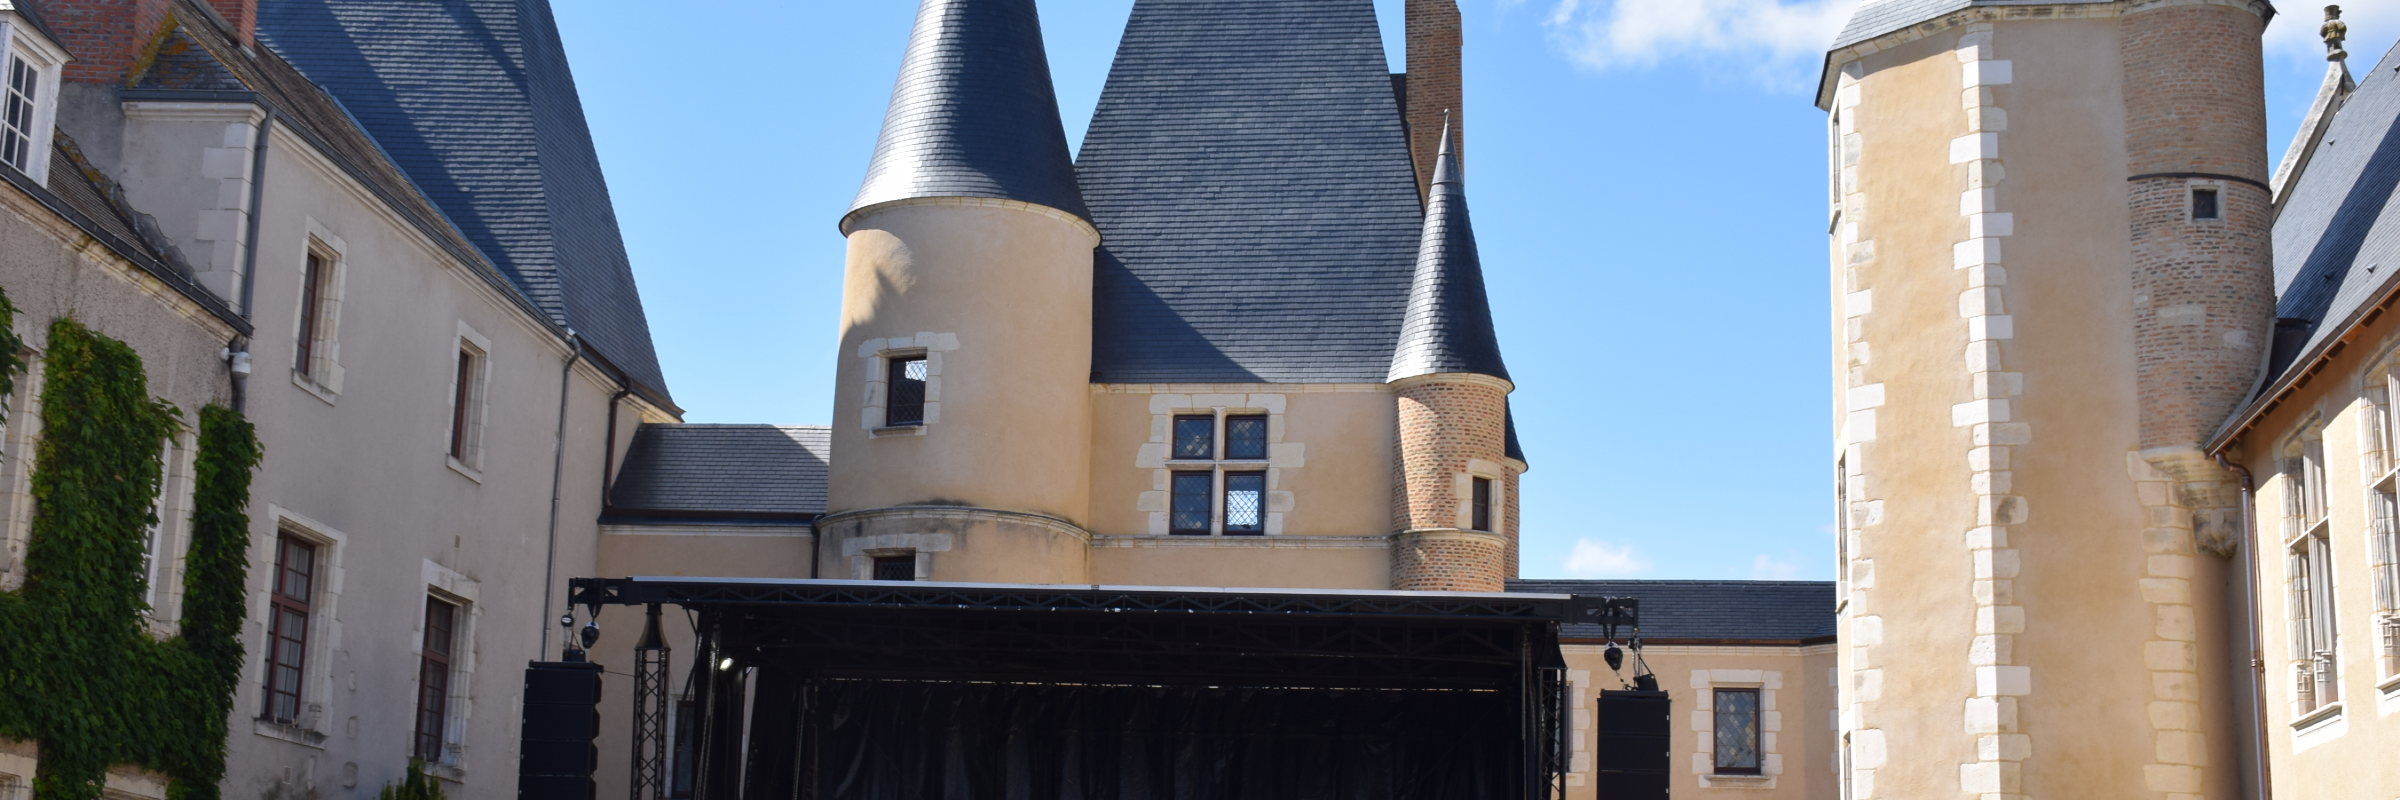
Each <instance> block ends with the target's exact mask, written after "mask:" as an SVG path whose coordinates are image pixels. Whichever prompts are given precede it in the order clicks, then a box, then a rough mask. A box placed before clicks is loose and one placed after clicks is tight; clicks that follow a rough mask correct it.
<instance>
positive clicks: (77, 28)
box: [34, 0, 174, 84]
mask: <svg viewBox="0 0 2400 800" xmlns="http://www.w3.org/2000/svg"><path fill="white" fill-rule="evenodd" d="M173 5H174V3H173V2H172V0H43V2H42V3H41V4H40V5H38V6H36V7H35V9H34V10H35V12H36V13H39V14H41V15H42V21H43V22H44V23H47V24H49V26H50V30H51V31H52V32H53V33H56V34H58V40H59V41H58V43H59V45H60V46H62V47H65V48H67V52H68V53H71V54H73V55H74V56H75V60H73V61H70V62H67V67H66V69H65V71H64V73H63V77H65V78H66V79H67V80H70V81H77V82H81V83H110V84H123V83H124V82H125V80H126V77H127V76H128V75H130V74H131V73H132V71H133V64H134V61H135V60H136V59H138V58H140V57H141V53H142V50H143V49H144V48H146V47H148V46H149V44H150V38H151V37H152V36H155V35H157V34H158V30H159V27H160V26H161V25H164V24H165V23H166V20H167V12H168V10H169V8H170V7H171V6H173Z"/></svg>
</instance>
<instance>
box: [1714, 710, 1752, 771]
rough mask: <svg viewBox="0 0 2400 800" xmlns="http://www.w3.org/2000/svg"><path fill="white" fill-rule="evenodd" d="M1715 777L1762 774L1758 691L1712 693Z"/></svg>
mask: <svg viewBox="0 0 2400 800" xmlns="http://www.w3.org/2000/svg"><path fill="white" fill-rule="evenodd" d="M1715 692H1716V696H1715V697H1713V698H1711V700H1713V702H1714V708H1715V711H1714V714H1715V717H1716V718H1715V720H1713V722H1714V725H1713V728H1712V730H1713V732H1714V733H1715V740H1716V748H1715V749H1716V753H1715V763H1716V774H1718V775H1758V774H1761V770H1760V763H1761V762H1760V759H1759V746H1760V739H1759V713H1758V690H1757V689H1724V688H1719V689H1717V690H1715Z"/></svg>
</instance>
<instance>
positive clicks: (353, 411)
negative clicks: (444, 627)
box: [11, 122, 670, 798]
mask: <svg viewBox="0 0 2400 800" xmlns="http://www.w3.org/2000/svg"><path fill="white" fill-rule="evenodd" d="M242 126H243V123H239V122H235V123H219V124H216V125H214V126H213V127H212V126H207V125H178V126H168V127H163V128H161V129H159V130H155V131H152V135H147V136H144V137H141V138H131V139H128V140H127V142H126V143H125V145H124V146H125V147H126V148H127V149H128V150H129V151H133V152H131V153H129V154H128V156H127V157H126V158H125V159H123V161H124V163H126V164H128V165H137V166H138V167H139V171H136V172H132V173H130V174H128V175H126V176H124V177H123V179H124V180H126V181H127V182H128V183H129V184H133V183H139V182H142V181H145V180H156V181H161V182H164V183H165V184H170V185H172V184H176V183H178V182H184V181H185V179H186V178H188V177H189V176H188V175H183V174H181V173H178V172H175V171H176V170H185V171H192V172H198V171H201V170H203V169H217V168H218V167H219V166H221V165H217V164H216V163H215V162H217V161H221V160H222V156H211V155H209V154H208V151H209V150H211V149H222V148H223V147H225V145H226V144H227V143H228V142H230V141H238V140H240V138H241V135H242V133H243V132H242V131H240V130H229V127H231V128H239V127H242ZM204 162H206V165H204ZM211 180H214V178H213V177H212V178H211ZM153 195H154V196H158V197H171V196H172V195H173V193H171V192H159V193H153ZM162 202H163V201H162ZM145 210H148V211H150V212H151V213H154V214H156V215H158V216H159V217H160V218H161V219H162V220H170V221H173V220H176V219H177V218H178V217H179V216H192V215H199V214H202V213H203V212H204V211H207V210H208V209H205V208H196V207H194V206H192V205H189V204H185V205H175V204H172V203H169V204H166V205H156V206H151V207H148V208H147V209H145ZM260 221H261V225H260V230H259V238H258V241H259V251H258V263H257V288H256V311H255V313H254V314H253V320H254V323H255V325H256V328H257V335H256V338H255V340H254V341H253V343H252V346H251V352H252V354H253V358H254V361H253V363H254V374H253V375H252V377H251V379H250V381H249V390H248V402H249V408H248V412H249V416H250V417H251V419H253V420H255V421H256V422H257V423H258V433H259V438H260V441H261V443H262V444H263V445H264V449H265V460H264V462H263V463H262V464H261V466H260V468H259V471H258V474H257V477H256V479H255V480H254V482H253V484H252V492H253V495H252V498H253V499H252V505H251V507H250V509H249V513H250V519H251V555H250V561H251V564H250V577H251V583H252V585H251V586H250V587H249V591H248V592H247V597H248V599H249V602H250V604H251V608H250V623H249V624H248V625H247V626H246V627H245V628H244V630H243V632H242V637H243V640H244V642H245V643H246V644H247V645H248V646H249V647H250V649H251V653H250V663H249V664H248V665H247V666H246V667H245V669H244V672H243V674H242V676H241V682H240V685H239V689H238V690H237V692H236V695H235V698H234V711H233V720H232V739H231V741H230V742H229V744H228V762H227V778H226V787H227V791H228V792H229V793H231V794H233V795H235V796H270V795H274V794H277V793H282V794H283V796H291V795H293V794H296V793H297V794H305V793H308V792H315V793H319V794H329V795H330V794H345V793H348V792H349V791H352V790H353V789H355V790H356V791H360V792H372V791H374V790H375V789H376V788H377V787H379V786H381V785H383V784H384V783H387V782H390V781H392V780H395V779H397V777H398V776H399V775H400V772H401V770H402V769H403V768H404V767H405V765H406V764H407V761H408V757H409V754H410V737H411V735H412V733H413V725H414V711H415V708H414V698H415V695H416V683H417V665H418V659H419V650H420V647H421V645H422V632H421V630H420V626H421V624H422V620H423V614H424V604H425V600H426V597H427V596H428V593H429V592H440V593H444V594H446V595H447V596H448V597H450V598H451V599H454V600H461V601H466V602H467V606H466V608H467V610H468V614H467V617H466V620H465V621H464V622H463V623H462V624H461V626H460V632H459V643H458V647H459V650H458V656H457V662H456V667H457V670H458V671H457V674H456V677H454V679H453V686H454V691H453V693H452V699H451V706H450V709H451V714H452V718H453V719H454V720H457V722H455V723H454V726H455V730H456V731H457V736H456V741H457V742H458V743H459V744H461V745H463V749H462V750H461V751H460V752H461V755H460V757H458V758H456V759H454V760H453V763H451V764H448V765H445V766H443V767H441V768H440V769H441V770H442V771H443V773H444V774H445V775H446V776H447V777H449V778H452V779H453V781H454V782H453V783H451V784H449V786H448V787H447V788H448V789H449V791H450V793H451V796H452V797H457V798H503V797H511V796H513V795H514V792H515V755H514V754H515V751H516V747H517V742H516V737H517V726H518V718H517V713H516V705H517V702H518V696H519V694H520V692H521V690H520V687H521V684H522V680H523V677H522V671H521V670H522V669H523V665H524V664H525V662H527V661H529V660H533V659H534V658H536V657H537V655H539V654H538V653H537V650H536V646H537V643H538V641H539V637H540V635H541V633H542V632H543V631H544V630H545V629H552V630H555V626H552V625H548V624H547V621H546V620H545V618H544V616H543V610H542V609H543V602H544V598H545V595H547V596H550V597H559V596H561V595H562V594H563V587H564V585H565V581H566V579H567V578H569V577H571V576H576V575H589V574H594V573H595V572H596V568H597V566H598V565H597V561H596V558H597V550H596V544H597V539H598V533H597V528H596V525H597V523H596V519H597V517H598V512H599V508H600V497H599V492H600V481H601V477H602V476H601V472H602V463H603V460H604V459H603V456H602V452H601V451H602V449H603V447H604V445H605V442H606V431H605V430H603V427H604V424H605V421H606V419H607V410H608V400H609V397H610V396H611V395H612V394H614V393H615V392H616V391H617V389H618V387H617V386H616V385H615V382H614V381H613V380H611V379H608V378H607V377H606V376H604V375H602V374H601V373H599V372H598V371H596V370H595V369H593V368H591V367H590V366H589V363H588V362H586V363H585V365H583V366H579V367H578V368H577V369H576V370H575V372H574V375H573V377H572V379H571V380H569V381H568V385H567V391H568V393H569V397H568V399H567V403H568V409H567V424H566V430H565V437H566V438H565V442H566V451H565V457H564V458H565V461H564V472H563V478H562V480H561V487H562V494H561V498H560V500H561V502H560V515H559V519H560V522H559V528H558V538H557V541H558V546H557V562H556V563H557V568H556V570H555V572H556V581H557V583H556V585H555V586H554V587H552V588H551V589H550V590H549V591H545V588H544V586H543V583H542V577H541V576H542V575H543V574H544V567H545V564H544V560H545V555H546V551H547V549H548V536H547V532H548V525H549V519H550V517H549V512H550V490H551V481H552V459H553V457H554V456H553V452H554V451H553V448H554V445H555V443H556V442H557V441H558V440H557V438H556V437H557V436H558V429H559V418H558V414H559V391H560V374H561V372H560V371H561V368H562V367H563V366H564V364H565V362H566V361H567V359H568V357H569V352H570V351H569V350H568V349H567V348H566V346H565V345H564V343H563V342H561V341H560V340H559V338H558V337H556V336H555V335H554V334H553V333H551V332H550V331H549V330H548V329H546V328H545V327H543V326H541V325H540V324H539V323H538V322H536V320H535V319H534V318H533V317H531V316H530V315H528V314H527V313H525V312H524V311H523V310H522V309H520V308H519V307H517V306H516V305H514V304H512V303H510V302H509V301H507V300H506V299H505V296H504V295H502V294H501V293H500V291H499V290H496V289H495V288H494V287H492V286H491V285H490V284H489V283H487V282H486V281H485V279H483V278H481V277H479V276H477V275H475V274H472V273H470V272H468V271H467V269H466V268H465V267H464V266H462V265H459V264H457V263H455V262H453V261H451V260H450V259H449V258H448V257H447V256H446V255H444V254H443V253H441V252H439V251H438V250H436V249H434V248H433V247H432V246H431V245H430V243H429V242H428V241H426V240H425V239H424V238H423V237H421V236H420V235H419V234H418V233H417V232H416V231H415V230H413V229H411V228H409V227H407V226H405V225H404V224H402V223H401V222H400V220H399V219H397V218H396V217H394V216H392V215H391V214H389V213H388V212H387V211H385V210H383V209H382V208H381V206H380V204H379V203H378V202H377V201H375V200H374V199H373V198H372V196H371V195H369V194H367V193H366V192H365V191H363V190H362V189H361V188H360V187H358V186H356V185H355V184H353V183H352V182H350V180H349V179H348V178H347V177H346V176H345V175H344V174H343V173H342V172H341V171H340V170H339V169H337V168H335V167H334V166H333V165H332V164H331V163H330V162H327V161H325V160H323V159H322V158H320V157H319V156H318V155H317V154H316V153H315V152H314V151H313V150H312V149H311V148H310V147H309V145H308V143H307V142H306V141H305V140H303V139H301V138H300V137H298V136H295V135H292V134H291V132H290V131H289V130H287V129H283V128H280V127H279V128H277V129H276V132H275V135H274V139H273V141H272V143H271V145H270V155H269V158H268V161H267V170H266V181H265V192H264V205H263V207H262V210H261V214H260ZM185 224H188V223H185V222H174V223H173V224H168V223H162V227H163V228H167V229H169V230H181V229H184V228H179V227H177V226H179V225H185ZM205 224H206V223H198V224H195V225H194V226H193V227H191V228H189V229H191V230H198V229H199V228H200V227H202V226H204V225H205ZM312 237H313V238H314V239H315V240H316V241H317V243H318V245H319V246H320V247H321V248H326V249H329V250H330V251H338V255H339V261H340V264H341V267H340V269H341V272H340V276H339V278H338V284H339V287H340V288H339V303H338V311H337V313H338V315H339V321H338V326H337V327H336V328H335V329H334V330H335V333H334V335H335V336H336V337H337V339H338V350H335V351H331V352H334V353H336V354H337V355H335V359H336V361H337V362H338V365H339V367H340V370H339V374H340V376H341V377H340V379H339V381H338V385H334V386H326V385H318V386H314V387H309V386H303V385H300V383H296V382H295V381H294V380H293V369H292V364H293V358H294V348H295V342H294V331H295V330H296V329H297V328H296V326H297V316H296V315H297V313H298V308H299V295H298V292H299V285H300V274H301V269H302V261H303V258H304V254H305V252H306V250H305V248H307V247H308V246H309V244H308V243H309V242H310V241H311V240H312ZM179 244H181V245H182V246H184V247H186V248H187V249H199V248H202V247H205V246H207V245H206V243H204V242H197V241H181V242H179ZM11 252H14V249H13V248H12V249H11ZM462 326H463V328H464V330H463V331H462ZM468 331H471V332H472V333H473V335H475V336H478V337H481V338H482V339H484V340H485V341H486V342H487V343H488V345H489V349H488V357H489V365H490V370H489V378H488V384H487V388H486V391H485V395H484V417H483V421H484V424H483V426H482V431H483V432H482V442H481V445H482V446H481V451H482V457H481V459H480V461H479V463H478V464H477V465H475V467H477V468H475V469H468V470H464V471H462V470H460V469H454V468H453V467H452V466H451V464H450V460H449V458H448V455H447V444H448V440H447V433H448V430H449V421H450V418H449V415H450V398H451V395H450V392H451V388H452V379H453V376H454V374H455V369H456V367H455V361H454V360H453V359H454V358H455V355H456V353H457V351H458V348H459V342H460V340H461V338H462V336H463V335H465V333H466V332H468ZM222 346H223V343H222V342H218V343H216V344H214V345H211V346H210V348H209V351H208V353H207V354H206V355H207V358H206V359H202V360H201V361H213V359H214V356H215V350H216V348H219V347H222ZM627 417H631V418H634V419H640V418H643V417H648V418H650V419H653V420H665V419H669V418H670V417H668V416H667V415H666V414H665V413H664V412H662V411H660V410H658V409H655V408H648V407H646V406H645V405H644V404H643V403H642V402H641V401H639V400H638V399H628V400H627V401H626V403H625V406H624V411H623V412H622V413H621V414H620V422H623V421H624V420H625V418H627ZM627 438H628V437H624V436H620V437H618V440H617V446H618V447H619V448H620V449H621V448H622V447H624V446H625V444H626V443H627ZM279 527H285V528H299V529H302V530H303V531H304V532H305V535H307V536H311V537H314V538H316V539H318V541H319V542H320V544H321V545H323V549H321V551H320V552H321V558H323V559H324V567H323V583H322V584H321V588H322V590H323V593H322V594H320V595H319V597H318V608H317V611H316V618H315V623H314V626H313V627H312V629H311V631H310V636H311V650H310V653H309V656H308V659H309V661H308V663H309V670H308V677H307V679H306V681H307V682H306V684H305V686H304V694H305V699H306V701H307V702H308V703H310V704H311V706H310V708H309V709H308V710H307V711H306V712H304V714H303V721H302V724H301V725H298V726H288V727H287V726H273V725H262V724H260V723H257V722H255V721H254V717H256V716H257V714H258V712H259V709H260V707H261V683H262V680H263V672H262V667H261V664H260V654H261V652H263V647H264V646H265V645H264V643H265V641H266V638H267V636H266V629H265V627H264V620H265V613H264V611H265V608H266V602H267V601H266V597H267V581H268V580H269V577H270V576H271V575H272V569H271V567H272V564H273V546H274V542H275V540H276V533H277V530H278V529H279ZM553 613H554V614H555V613H556V612H555V606H554V608H553ZM551 644H552V646H553V647H555V645H556V644H557V639H556V638H555V637H553V638H552V640H551Z"/></svg>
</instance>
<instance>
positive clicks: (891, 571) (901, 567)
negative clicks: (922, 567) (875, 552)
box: [875, 555, 917, 581]
mask: <svg viewBox="0 0 2400 800" xmlns="http://www.w3.org/2000/svg"><path fill="white" fill-rule="evenodd" d="M875 579H876V580H879V581H913V580H916V579H917V557H916V556H914V555H905V556H876V557H875Z"/></svg>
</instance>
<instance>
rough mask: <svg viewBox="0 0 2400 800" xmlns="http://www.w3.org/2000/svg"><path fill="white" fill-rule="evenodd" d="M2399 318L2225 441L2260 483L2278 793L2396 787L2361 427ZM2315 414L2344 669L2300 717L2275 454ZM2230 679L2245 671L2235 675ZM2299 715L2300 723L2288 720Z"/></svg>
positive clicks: (2398, 739)
mask: <svg viewBox="0 0 2400 800" xmlns="http://www.w3.org/2000/svg"><path fill="white" fill-rule="evenodd" d="M2395 323H2400V319H2395V318H2394V316H2393V315H2391V314H2388V313H2387V314H2384V315H2382V316H2381V317H2380V318H2379V319H2378V320H2377V321H2376V322H2375V324H2372V325H2368V326H2366V327H2364V328H2362V329H2360V330H2359V331H2358V332H2357V334H2356V335H2355V336H2353V337H2352V338H2351V340H2350V341H2351V344H2350V345H2349V346H2348V347H2346V348H2344V349H2343V350H2342V352H2340V353H2338V354H2337V355H2336V356H2335V357H2334V358H2333V359H2332V360H2331V362H2330V363H2329V364H2327V365H2326V366H2325V367H2324V368H2323V370H2322V371H2321V372H2319V373H2318V374H2317V375H2316V377H2315V378H2314V379H2312V380H2310V381H2308V382H2307V383H2305V384H2304V385H2301V386H2300V387H2299V388H2297V389H2296V390H2294V391H2293V392H2292V394H2291V395H2289V396H2287V397H2285V398H2284V399H2283V400H2282V402H2281V404H2280V405H2278V406H2276V407H2275V409H2274V410H2273V411H2271V412H2269V413H2267V414H2266V415H2264V416H2263V417H2261V418H2260V419H2259V420H2258V421H2257V423H2256V424H2255V425H2254V426H2253V427H2252V428H2250V430H2249V431H2248V432H2247V433H2246V434H2244V435H2243V436H2242V437H2241V438H2240V439H2238V440H2236V441H2235V443H2234V444H2233V446H2232V448H2231V457H2232V458H2233V459H2234V461H2235V462H2236V463H2239V464H2241V465H2243V466H2244V467H2246V468H2248V469H2249V470H2250V472H2251V474H2252V475H2253V476H2255V480H2256V482H2257V486H2258V491H2257V496H2256V497H2255V502H2254V503H2253V505H2252V509H2253V514H2252V519H2253V520H2254V527H2253V532H2252V539H2251V541H2252V542H2253V543H2254V544H2255V545H2256V547H2257V550H2256V556H2257V562H2258V587H2259V618H2260V621H2261V624H2260V632H2259V633H2260V635H2259V645H2260V655H2261V656H2262V658H2261V660H2262V661H2263V662H2264V665H2265V670H2264V673H2263V675H2262V680H2263V684H2264V688H2265V703H2264V705H2265V710H2266V721H2265V722H2266V724H2265V727H2266V736H2265V740H2266V742H2267V753H2268V757H2269V759H2270V765H2271V769H2270V771H2269V774H2270V775H2271V776H2272V777H2273V781H2274V787H2273V788H2274V792H2275V794H2276V796H2278V797H2303V798H2308V797H2391V796H2400V760H2396V759H2394V758H2392V755H2391V754H2392V753H2393V752H2394V751H2395V748H2400V675H2393V674H2390V673H2387V672H2385V671H2384V670H2383V669H2382V666H2381V665H2380V664H2379V663H2378V660H2377V648H2378V646H2379V645H2380V641H2379V640H2378V639H2377V638H2376V631H2375V629H2374V622H2375V618H2376V613H2377V612H2376V607H2375V598H2374V594H2373V593H2374V578H2373V574H2372V573H2371V572H2370V570H2369V568H2370V566H2371V565H2372V564H2373V557H2372V556H2373V554H2372V553H2371V552H2370V549H2369V548H2370V547H2371V546H2372V541H2373V540H2372V539H2371V538H2370V533H2371V527H2370V524H2371V523H2370V517H2369V513H2370V512H2369V505H2368V500H2369V499H2370V497H2371V495H2370V487H2371V485H2372V484H2373V483H2374V482H2376V481H2379V480H2380V479H2381V478H2382V477H2383V476H2381V475H2369V474H2367V471H2366V466H2365V464H2364V462H2365V460H2366V459H2365V458H2364V457H2363V455H2364V454H2363V452H2362V451H2363V449H2364V448H2363V447H2362V438H2361V430H2360V428H2361V426H2362V425H2364V424H2366V418H2367V417H2368V415H2370V414H2372V413H2374V410H2373V409H2374V407H2373V406H2372V405H2369V404H2368V402H2367V401H2366V400H2365V394H2366V392H2367V390H2368V389H2370V388H2380V387H2384V386H2388V383H2387V381H2389V380H2390V376H2391V374H2392V368H2393V367H2394V366H2395V361H2394V357H2395V355H2400V324H2395ZM2318 421H2322V422H2323V424H2324V426H2325V427H2324V441H2325V473H2326V475H2325V484H2326V489H2327V491H2326V507H2327V512H2328V513H2327V517H2328V529H2327V540H2328V541H2329V542H2330V543H2331V544H2332V546H2333V552H2332V565H2333V576H2332V577H2333V588H2334V604H2335V610H2334V620H2335V625H2336V626H2337V631H2336V637H2337V652H2338V655H2337V656H2336V660H2337V662H2338V663H2339V664H2340V667H2341V700H2340V703H2339V705H2340V706H2341V707H2340V709H2339V710H2337V711H2332V712H2330V713H2328V712H2325V711H2319V712H2314V713H2310V714H2308V715H2306V716H2304V717H2303V716H2298V715H2296V714H2295V713H2294V712H2295V706H2294V701H2293V679H2292V660H2291V658H2290V653H2291V649H2292V646H2291V635H2292V632H2291V622H2290V621H2291V618H2292V608H2291V597H2290V594H2289V591H2290V580H2289V579H2288V577H2287V575H2286V572H2285V569H2286V564H2285V552H2286V548H2287V547H2288V545H2289V543H2290V538H2289V537H2287V536H2286V535H2285V527H2284V517H2285V516H2286V513H2285V505H2284V504H2285V502H2286V501H2287V499H2288V497H2289V493H2290V492H2291V490H2292V486H2293V480H2294V478H2292V477H2290V476H2287V475H2284V474H2282V465H2281V464H2280V463H2278V458H2277V454H2278V453H2279V452H2280V451H2281V449H2282V446H2283V445H2284V444H2285V443H2286V442H2288V441H2290V440H2291V438H2292V437H2293V436H2295V435H2296V434H2298V433H2299V432H2300V430H2301V429H2302V428H2304V427H2307V426H2310V425H2313V424H2315V423H2316V422H2318ZM2236 677H2237V678H2244V677H2246V676H2240V675H2237V676H2236ZM2295 723H2300V724H2295Z"/></svg>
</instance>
